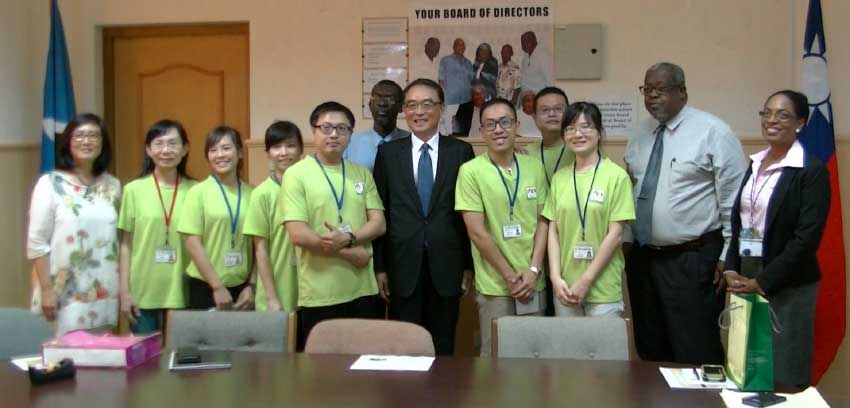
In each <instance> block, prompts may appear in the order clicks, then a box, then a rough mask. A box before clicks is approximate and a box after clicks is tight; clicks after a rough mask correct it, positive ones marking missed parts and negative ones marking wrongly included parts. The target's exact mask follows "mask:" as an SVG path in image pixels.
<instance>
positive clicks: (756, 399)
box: [741, 392, 787, 407]
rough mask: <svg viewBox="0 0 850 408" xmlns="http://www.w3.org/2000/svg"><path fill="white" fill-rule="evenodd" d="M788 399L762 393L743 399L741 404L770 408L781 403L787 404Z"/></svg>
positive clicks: (769, 393) (770, 393)
mask: <svg viewBox="0 0 850 408" xmlns="http://www.w3.org/2000/svg"><path fill="white" fill-rule="evenodd" d="M786 399H787V398H785V397H783V396H781V395H776V394H774V393H772V392H760V393H758V394H756V395H753V396H752V397H747V398H743V399H741V403H743V404H744V405H748V406H751V407H769V406H771V405H776V404H779V403H780V402H785V400H786Z"/></svg>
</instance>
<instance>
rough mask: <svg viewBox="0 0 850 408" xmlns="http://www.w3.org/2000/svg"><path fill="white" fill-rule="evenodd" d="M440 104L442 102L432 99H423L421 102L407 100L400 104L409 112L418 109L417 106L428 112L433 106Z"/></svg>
mask: <svg viewBox="0 0 850 408" xmlns="http://www.w3.org/2000/svg"><path fill="white" fill-rule="evenodd" d="M440 104H442V102H437V101H432V100H430V99H425V100H424V101H422V102H417V101H407V102H405V103H404V105H402V106H404V110H406V111H410V112H415V111H417V110H419V108H422V110H423V111H424V112H430V111H431V110H432V109H434V107H435V106H437V105H440Z"/></svg>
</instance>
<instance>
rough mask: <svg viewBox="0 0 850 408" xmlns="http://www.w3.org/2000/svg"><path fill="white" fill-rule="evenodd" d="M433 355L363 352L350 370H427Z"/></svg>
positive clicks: (432, 360) (432, 361)
mask: <svg viewBox="0 0 850 408" xmlns="http://www.w3.org/2000/svg"><path fill="white" fill-rule="evenodd" d="M432 363H434V357H411V356H380V355H374V354H364V355H362V356H360V358H358V359H357V361H355V362H354V364H352V365H351V369H352V370H380V371H428V370H429V369H430V368H431V364H432Z"/></svg>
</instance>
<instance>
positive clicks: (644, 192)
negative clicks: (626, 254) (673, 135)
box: [635, 123, 664, 244]
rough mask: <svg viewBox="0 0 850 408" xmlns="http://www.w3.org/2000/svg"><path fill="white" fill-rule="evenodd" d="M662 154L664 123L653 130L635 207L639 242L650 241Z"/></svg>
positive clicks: (636, 234) (636, 232) (636, 235)
mask: <svg viewBox="0 0 850 408" xmlns="http://www.w3.org/2000/svg"><path fill="white" fill-rule="evenodd" d="M663 156H664V124H663V123H662V124H660V125H658V129H656V130H655V144H653V145H652V153H651V154H650V156H649V162H648V163H647V165H646V172H644V174H643V184H642V185H641V187H640V193H639V194H638V199H637V206H636V207H637V208H635V239H636V240H637V242H638V243H640V244H649V243H650V242H652V207H653V205H655V192H656V190H657V189H658V175H659V174H660V173H661V159H662V157H663Z"/></svg>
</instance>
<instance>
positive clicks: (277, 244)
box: [243, 121, 304, 312]
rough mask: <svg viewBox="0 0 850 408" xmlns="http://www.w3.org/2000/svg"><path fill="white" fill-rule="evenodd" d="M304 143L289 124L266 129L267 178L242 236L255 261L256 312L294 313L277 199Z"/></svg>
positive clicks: (291, 268) (289, 258) (288, 250)
mask: <svg viewBox="0 0 850 408" xmlns="http://www.w3.org/2000/svg"><path fill="white" fill-rule="evenodd" d="M303 152H304V141H303V140H302V139H301V131H300V130H299V129H298V126H296V125H295V124H294V123H292V122H290V121H276V122H274V123H272V124H271V126H269V128H268V129H266V154H267V155H268V157H269V161H270V162H271V165H272V171H271V175H270V176H269V178H268V179H266V180H265V181H263V182H262V183H261V184H260V185H258V186H257V188H255V189H254V193H253V197H252V198H251V205H250V207H249V208H248V214H247V218H246V219H245V227H244V229H243V233H244V234H245V235H250V236H252V237H254V254H255V256H256V258H257V274H258V275H259V280H258V282H257V294H256V305H257V310H269V311H280V310H286V311H290V312H292V311H295V309H296V307H297V303H298V281H297V276H296V273H295V269H296V268H295V247H294V246H293V245H292V243H291V242H290V241H289V236H288V235H287V234H286V228H284V226H283V218H282V216H281V211H280V206H279V205H278V197H280V189H281V180H283V173H284V172H286V169H288V168H289V167H290V166H292V165H293V164H295V163H296V162H298V160H300V159H301V154H302V153H303Z"/></svg>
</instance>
